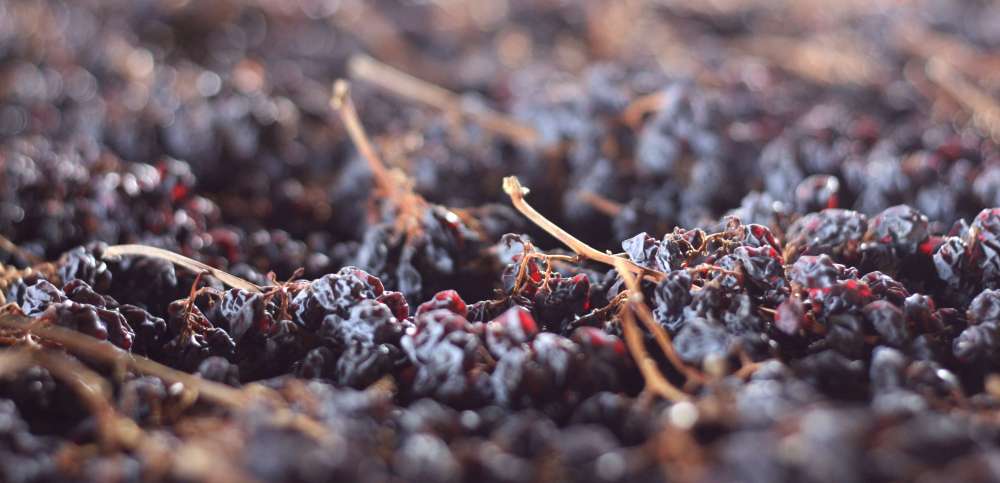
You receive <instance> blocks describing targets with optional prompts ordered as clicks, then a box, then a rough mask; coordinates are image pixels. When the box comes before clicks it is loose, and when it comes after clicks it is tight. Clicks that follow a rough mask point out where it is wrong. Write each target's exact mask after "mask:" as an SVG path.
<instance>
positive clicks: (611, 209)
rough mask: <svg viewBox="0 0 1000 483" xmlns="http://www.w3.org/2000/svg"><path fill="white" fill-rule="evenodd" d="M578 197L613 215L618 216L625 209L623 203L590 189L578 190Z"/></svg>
mask: <svg viewBox="0 0 1000 483" xmlns="http://www.w3.org/2000/svg"><path fill="white" fill-rule="evenodd" d="M576 197H577V198H578V199H579V200H580V201H582V202H584V203H586V204H588V205H590V206H591V207H592V208H594V209H595V210H597V211H599V212H601V213H604V214H605V215H608V216H611V217H614V216H618V214H619V213H621V212H622V209H624V208H623V206H622V204H621V203H619V202H617V201H615V200H612V199H608V198H606V197H604V196H601V195H599V194H597V193H594V192H593V191H590V190H580V191H577V192H576Z"/></svg>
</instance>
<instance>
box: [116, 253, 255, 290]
mask: <svg viewBox="0 0 1000 483" xmlns="http://www.w3.org/2000/svg"><path fill="white" fill-rule="evenodd" d="M123 255H138V256H144V257H152V258H160V259H163V260H167V261H169V262H171V263H174V264H176V265H180V266H182V267H184V268H187V269H189V270H192V271H194V272H195V273H203V272H208V273H210V274H212V276H214V277H215V278H217V279H219V280H221V281H222V283H225V284H226V285H229V286H230V287H235V288H239V289H243V290H246V291H248V292H258V293H261V292H263V291H264V290H263V289H262V288H261V287H260V286H259V285H257V284H255V283H252V282H250V281H247V280H244V279H242V278H240V277H237V276H236V275H232V274H229V273H226V272H224V271H222V270H219V269H218V268H215V267H212V266H209V265H206V264H204V263H201V262H199V261H197V260H193V259H190V258H188V257H185V256H184V255H180V254H177V253H174V252H172V251H170V250H164V249H162V248H156V247H151V246H149V245H113V246H110V247H108V248H107V249H106V250H104V257H105V258H110V257H118V256H123Z"/></svg>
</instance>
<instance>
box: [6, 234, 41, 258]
mask: <svg viewBox="0 0 1000 483" xmlns="http://www.w3.org/2000/svg"><path fill="white" fill-rule="evenodd" d="M0 250H5V251H8V252H10V253H12V254H14V255H17V256H19V257H21V258H23V259H24V260H25V261H26V262H28V263H30V264H32V265H35V264H39V263H42V262H44V261H45V260H42V259H41V258H38V257H37V256H36V255H35V254H34V253H31V252H29V251H27V250H25V249H23V248H21V247H19V246H17V244H16V243H14V242H12V241H11V240H10V239H8V238H7V237H5V236H2V235H0Z"/></svg>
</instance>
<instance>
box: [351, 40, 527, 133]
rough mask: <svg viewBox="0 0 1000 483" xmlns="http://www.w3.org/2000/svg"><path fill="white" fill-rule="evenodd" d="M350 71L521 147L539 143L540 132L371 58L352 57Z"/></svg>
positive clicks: (364, 56) (383, 87) (358, 76)
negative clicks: (480, 127)
mask: <svg viewBox="0 0 1000 483" xmlns="http://www.w3.org/2000/svg"><path fill="white" fill-rule="evenodd" d="M348 70H349V71H350V73H351V76H352V77H355V78H358V79H362V80H364V81H366V82H368V83H371V84H374V85H375V86H378V87H379V88H382V89H385V90H387V91H389V92H392V93H394V94H396V95H398V96H400V97H403V98H406V99H410V100H412V101H416V102H419V103H422V104H426V105H428V106H431V107H433V108H435V109H439V110H442V111H445V112H447V113H450V114H453V115H456V116H460V117H467V118H469V119H472V120H473V121H475V122H477V123H479V125H481V126H482V127H483V128H484V129H486V130H488V131H490V132H493V133H496V134H499V135H501V136H504V137H506V138H507V139H510V140H511V141H514V142H515V143H518V144H520V145H523V146H526V147H531V146H534V145H535V144H536V143H537V142H538V140H539V135H538V132H536V131H535V130H534V129H533V128H531V127H530V126H528V125H525V124H524V123H521V122H519V121H516V120H514V119H511V118H510V117H509V116H506V115H504V114H501V113H499V112H497V111H494V110H492V109H489V108H486V107H480V108H475V109H473V108H470V107H469V106H468V105H467V104H466V103H464V102H462V98H461V96H459V95H458V94H456V93H454V92H451V91H449V90H447V89H445V88H443V87H440V86H437V85H434V84H431V83H429V82H427V81H424V80H421V79H418V78H416V77H414V76H412V75H410V74H407V73H406V72H403V71H401V70H399V69H396V68H395V67H392V66H390V65H388V64H384V63H382V62H379V61H377V60H375V59H373V58H371V57H369V56H367V55H356V56H354V57H352V58H351V60H350V62H349V64H348Z"/></svg>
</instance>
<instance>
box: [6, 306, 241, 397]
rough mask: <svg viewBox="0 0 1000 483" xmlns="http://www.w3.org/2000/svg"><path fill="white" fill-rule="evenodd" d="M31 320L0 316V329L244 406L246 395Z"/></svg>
mask: <svg viewBox="0 0 1000 483" xmlns="http://www.w3.org/2000/svg"><path fill="white" fill-rule="evenodd" d="M32 322H33V321H32V319H31V318H29V317H27V316H24V315H18V314H14V313H7V314H2V315H0V327H4V328H8V329H15V330H19V331H23V332H25V333H29V334H32V335H34V336H36V337H38V338H41V339H45V340H47V341H50V342H54V343H56V344H59V345H61V346H63V347H64V348H66V349H67V350H68V351H70V352H71V353H73V354H76V355H80V356H83V357H86V358H88V359H92V360H95V361H100V362H103V363H106V364H108V365H111V366H117V367H125V368H128V369H131V370H134V371H136V372H139V373H142V374H147V375H150V376H155V377H158V378H160V379H163V380H164V381H166V382H167V383H168V384H173V383H181V384H183V385H184V386H185V387H188V388H193V389H195V390H197V392H198V394H199V395H200V396H201V397H203V398H205V399H206V400H208V401H211V402H213V403H216V404H220V405H222V406H226V407H229V408H239V407H243V406H244V405H245V404H246V403H247V398H246V396H245V395H244V394H243V393H241V392H240V391H238V390H236V389H233V388H231V387H229V386H226V385H223V384H218V383H215V382H211V381H206V380H204V379H202V378H200V377H197V376H193V375H191V374H188V373H186V372H183V371H178V370H176V369H172V368H170V367H167V366H164V365H162V364H160V363H158V362H155V361H152V360H150V359H147V358H145V357H141V356H137V355H133V354H129V353H128V352H125V351H123V350H121V349H118V348H117V347H114V346H112V345H110V344H107V343H104V342H101V341H98V340H97V339H94V338H91V337H89V336H86V335H83V334H81V333H79V332H75V331H72V330H69V329H64V328H62V327H57V326H53V325H49V324H34V323H32Z"/></svg>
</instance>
